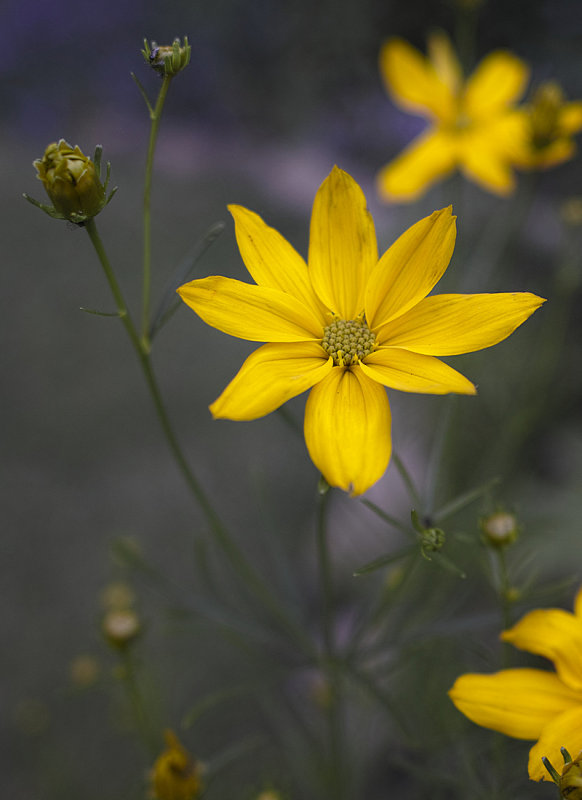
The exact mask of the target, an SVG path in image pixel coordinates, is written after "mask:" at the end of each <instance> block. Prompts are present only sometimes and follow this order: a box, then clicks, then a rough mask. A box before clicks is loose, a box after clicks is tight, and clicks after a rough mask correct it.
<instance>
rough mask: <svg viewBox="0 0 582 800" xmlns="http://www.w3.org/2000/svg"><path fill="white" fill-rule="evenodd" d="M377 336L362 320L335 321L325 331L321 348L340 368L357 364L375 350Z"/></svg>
mask: <svg viewBox="0 0 582 800" xmlns="http://www.w3.org/2000/svg"><path fill="white" fill-rule="evenodd" d="M375 343H376V334H375V333H372V331H371V330H370V329H369V328H368V326H367V325H366V323H365V322H364V319H363V316H362V318H361V319H347V320H346V319H334V321H333V322H332V323H331V325H328V326H327V327H326V328H325V329H324V331H323V339H322V341H321V346H322V347H323V349H324V350H325V352H326V353H329V355H330V356H331V357H332V358H333V363H334V364H335V365H336V366H338V367H349V366H351V365H352V364H357V363H358V361H361V360H362V359H363V358H365V356H368V355H370V353H371V352H372V350H374V349H375Z"/></svg>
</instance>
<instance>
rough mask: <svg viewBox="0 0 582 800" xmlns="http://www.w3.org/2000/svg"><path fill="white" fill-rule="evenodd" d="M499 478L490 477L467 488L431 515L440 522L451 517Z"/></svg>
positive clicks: (483, 492)
mask: <svg viewBox="0 0 582 800" xmlns="http://www.w3.org/2000/svg"><path fill="white" fill-rule="evenodd" d="M500 480H501V478H499V477H496V478H491V479H490V480H488V481H487V482H486V483H483V484H481V486H477V487H476V488H474V489H469V491H467V492H464V493H463V494H460V495H458V496H457V497H455V498H454V499H453V500H450V501H449V502H448V503H445V505H444V506H442V508H439V510H438V511H436V512H435V513H434V515H433V519H434V521H435V522H442V521H443V520H445V519H448V518H449V517H452V516H453V514H456V513H457V511H460V510H461V509H463V508H465V506H468V505H470V504H471V503H474V502H475V500H478V499H479V498H480V497H483V495H484V494H487V492H488V491H490V490H491V489H492V488H493V487H494V486H495V485H496V484H498V483H499V481H500Z"/></svg>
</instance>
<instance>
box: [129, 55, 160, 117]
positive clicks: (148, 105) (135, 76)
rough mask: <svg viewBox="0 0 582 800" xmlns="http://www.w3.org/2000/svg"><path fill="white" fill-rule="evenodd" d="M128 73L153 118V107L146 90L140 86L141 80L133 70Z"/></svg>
mask: <svg viewBox="0 0 582 800" xmlns="http://www.w3.org/2000/svg"><path fill="white" fill-rule="evenodd" d="M142 52H143V51H142ZM129 74H130V75H131V77H132V78H133V79H134V81H135V83H136V85H137V88H138V89H139V91H140V94H141V96H142V97H143V99H144V101H145V104H146V106H147V107H148V111H149V115H150V117H151V118H152V119H153V118H154V116H155V115H154V109H153V106H152V104H151V103H150V100H149V97H148V96H147V92H146V90H145V89H144V87H143V86H142V84H141V81H140V80H139V79H138V77H137V75H136V74H135V73H133V72H130V73H129Z"/></svg>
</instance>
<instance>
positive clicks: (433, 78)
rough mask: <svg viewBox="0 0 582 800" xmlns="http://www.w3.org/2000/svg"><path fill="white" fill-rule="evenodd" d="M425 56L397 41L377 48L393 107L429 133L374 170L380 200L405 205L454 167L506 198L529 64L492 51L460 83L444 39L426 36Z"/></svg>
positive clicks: (458, 70) (511, 183) (453, 57)
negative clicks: (420, 120) (421, 121)
mask: <svg viewBox="0 0 582 800" xmlns="http://www.w3.org/2000/svg"><path fill="white" fill-rule="evenodd" d="M428 52H429V55H428V58H425V57H424V56H423V55H422V54H421V53H419V52H418V50H416V49H415V48H414V47H412V46H411V45H410V44H408V42H406V41H404V40H402V39H397V38H393V39H389V40H388V41H387V42H386V43H385V44H384V45H383V47H382V49H381V51H380V72H381V74H382V77H383V79H384V83H385V84H386V88H387V90H388V92H389V94H390V95H391V96H392V98H393V100H394V102H395V103H396V104H397V105H399V106H400V107H401V108H403V109H405V110H406V111H410V112H412V113H414V114H418V115H420V116H423V117H426V118H427V119H429V120H430V126H429V127H428V129H427V130H425V131H424V132H423V133H422V134H421V135H420V136H418V137H417V138H416V139H414V141H412V142H411V143H410V144H409V145H408V147H406V149H405V150H404V151H403V152H402V153H401V154H400V155H399V156H397V157H396V158H395V159H394V160H393V161H391V162H390V163H389V164H388V165H387V166H385V167H384V168H383V169H382V170H380V172H379V174H378V191H379V193H380V196H381V197H382V198H383V199H385V200H388V201H395V202H409V201H411V200H414V199H416V198H417V197H419V196H420V195H421V194H423V193H424V192H425V191H426V189H428V188H429V186H431V185H432V184H433V183H435V182H437V181H439V180H441V179H442V178H444V177H445V176H447V175H449V174H450V173H452V172H453V171H454V170H455V169H460V170H461V171H462V172H463V174H464V175H465V177H467V178H469V179H470V180H472V181H474V182H475V183H478V184H479V185H480V186H482V187H483V188H485V189H487V190H488V191H490V192H494V193H496V194H500V195H506V194H509V193H510V192H511V191H512V190H513V188H514V176H513V172H512V168H511V165H512V163H514V161H515V156H516V152H515V151H516V147H517V142H519V141H520V140H521V133H522V125H523V118H522V116H521V115H520V114H519V113H516V109H515V107H514V104H515V102H516V101H517V100H519V98H520V97H521V95H522V94H523V91H524V89H525V85H526V83H527V80H528V77H529V69H528V67H527V66H526V64H524V62H523V61H521V60H520V59H519V58H517V57H516V56H515V55H513V54H512V53H509V52H506V51H502V50H499V51H496V52H493V53H490V54H489V55H488V56H486V57H485V58H484V59H483V60H482V61H481V63H480V64H479V65H478V66H477V68H476V69H475V71H474V72H473V74H472V75H471V76H470V77H469V78H468V79H467V80H464V79H463V75H462V71H461V67H460V64H459V61H458V59H457V56H456V55H455V53H454V51H453V49H452V47H451V44H450V42H449V40H448V38H447V37H446V36H444V35H443V34H435V35H434V36H432V37H430V38H429V42H428ZM518 155H519V154H518Z"/></svg>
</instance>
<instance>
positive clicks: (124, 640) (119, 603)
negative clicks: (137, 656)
mask: <svg viewBox="0 0 582 800" xmlns="http://www.w3.org/2000/svg"><path fill="white" fill-rule="evenodd" d="M103 605H104V606H105V613H104V614H103V618H102V620H101V632H102V633H103V636H104V637H105V639H106V641H107V642H108V644H110V645H111V646H112V647H114V648H116V649H117V650H123V649H125V648H126V647H127V646H128V645H129V644H131V642H133V641H134V640H135V639H136V638H137V636H138V635H139V634H140V633H141V630H142V626H141V621H140V618H139V615H138V613H137V611H136V610H135V607H134V595H133V592H132V591H131V589H130V588H129V586H127V585H126V584H124V583H113V584H110V585H109V586H108V587H107V588H106V590H105V592H104V593H103Z"/></svg>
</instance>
